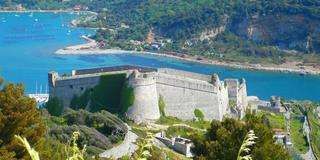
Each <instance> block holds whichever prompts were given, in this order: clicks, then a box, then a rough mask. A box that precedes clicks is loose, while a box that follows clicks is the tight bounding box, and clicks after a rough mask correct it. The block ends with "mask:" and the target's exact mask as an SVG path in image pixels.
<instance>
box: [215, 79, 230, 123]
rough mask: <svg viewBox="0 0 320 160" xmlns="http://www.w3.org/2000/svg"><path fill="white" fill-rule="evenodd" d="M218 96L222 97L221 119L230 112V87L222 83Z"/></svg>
mask: <svg viewBox="0 0 320 160" xmlns="http://www.w3.org/2000/svg"><path fill="white" fill-rule="evenodd" d="M218 97H219V98H220V102H219V103H220V110H219V111H220V116H221V117H220V120H222V118H223V116H224V115H226V114H227V113H228V112H229V96H228V87H227V86H226V85H225V83H222V84H221V85H220V87H219V92H218Z"/></svg>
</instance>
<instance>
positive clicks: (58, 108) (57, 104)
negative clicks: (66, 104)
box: [45, 97, 63, 116]
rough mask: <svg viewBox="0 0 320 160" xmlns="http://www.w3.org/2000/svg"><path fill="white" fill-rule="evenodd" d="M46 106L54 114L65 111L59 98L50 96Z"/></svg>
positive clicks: (57, 114) (58, 114)
mask: <svg viewBox="0 0 320 160" xmlns="http://www.w3.org/2000/svg"><path fill="white" fill-rule="evenodd" d="M45 108H46V109H47V110H48V112H49V113H50V114H51V115H52V116H60V115H61V114H62V112H63V105H62V102H61V101H60V100H59V99H58V98H57V97H54V98H50V99H49V101H48V102H47V103H46V104H45Z"/></svg>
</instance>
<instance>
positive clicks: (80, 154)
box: [66, 132, 86, 160]
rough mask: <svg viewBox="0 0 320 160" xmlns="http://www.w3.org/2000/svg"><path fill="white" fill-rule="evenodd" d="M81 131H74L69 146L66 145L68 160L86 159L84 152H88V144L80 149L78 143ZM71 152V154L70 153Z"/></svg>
mask: <svg viewBox="0 0 320 160" xmlns="http://www.w3.org/2000/svg"><path fill="white" fill-rule="evenodd" d="M79 136H80V132H73V133H72V138H71V141H69V143H68V146H66V153H67V154H68V158H67V160H84V154H85V152H86V145H84V147H83V149H82V150H80V149H79V147H78V145H77V140H78V139H79ZM70 153H71V155H69V154H70Z"/></svg>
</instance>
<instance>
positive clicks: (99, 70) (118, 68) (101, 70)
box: [72, 65, 157, 75]
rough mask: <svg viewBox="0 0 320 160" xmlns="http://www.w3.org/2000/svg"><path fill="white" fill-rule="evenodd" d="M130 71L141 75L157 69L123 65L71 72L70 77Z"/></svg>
mask: <svg viewBox="0 0 320 160" xmlns="http://www.w3.org/2000/svg"><path fill="white" fill-rule="evenodd" d="M132 70H138V71H139V72H142V73H146V72H155V71H157V69H155V68H149V67H141V66H131V65H124V66H114V67H100V68H90V69H80V70H73V71H72V75H84V74H96V73H106V72H119V71H132Z"/></svg>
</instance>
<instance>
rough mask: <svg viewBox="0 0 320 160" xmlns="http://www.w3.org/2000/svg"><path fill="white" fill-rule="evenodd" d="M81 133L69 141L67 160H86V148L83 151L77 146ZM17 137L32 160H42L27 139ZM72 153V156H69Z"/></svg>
mask: <svg viewBox="0 0 320 160" xmlns="http://www.w3.org/2000/svg"><path fill="white" fill-rule="evenodd" d="M79 136H80V132H73V133H72V138H71V141H69V143H68V145H67V146H66V149H65V150H66V153H67V155H68V156H67V159H66V160H84V154H85V152H86V146H84V147H83V149H82V150H80V149H79V147H78V145H77V140H78V139H79ZM15 137H16V138H17V139H18V140H19V141H20V142H21V143H22V144H23V146H24V147H25V148H26V150H27V151H28V153H29V155H30V157H31V160H40V157H39V153H38V152H37V151H36V150H35V149H33V148H31V146H30V144H29V142H28V140H27V139H26V138H25V137H21V136H18V135H15ZM70 153H71V155H69V154H70Z"/></svg>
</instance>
